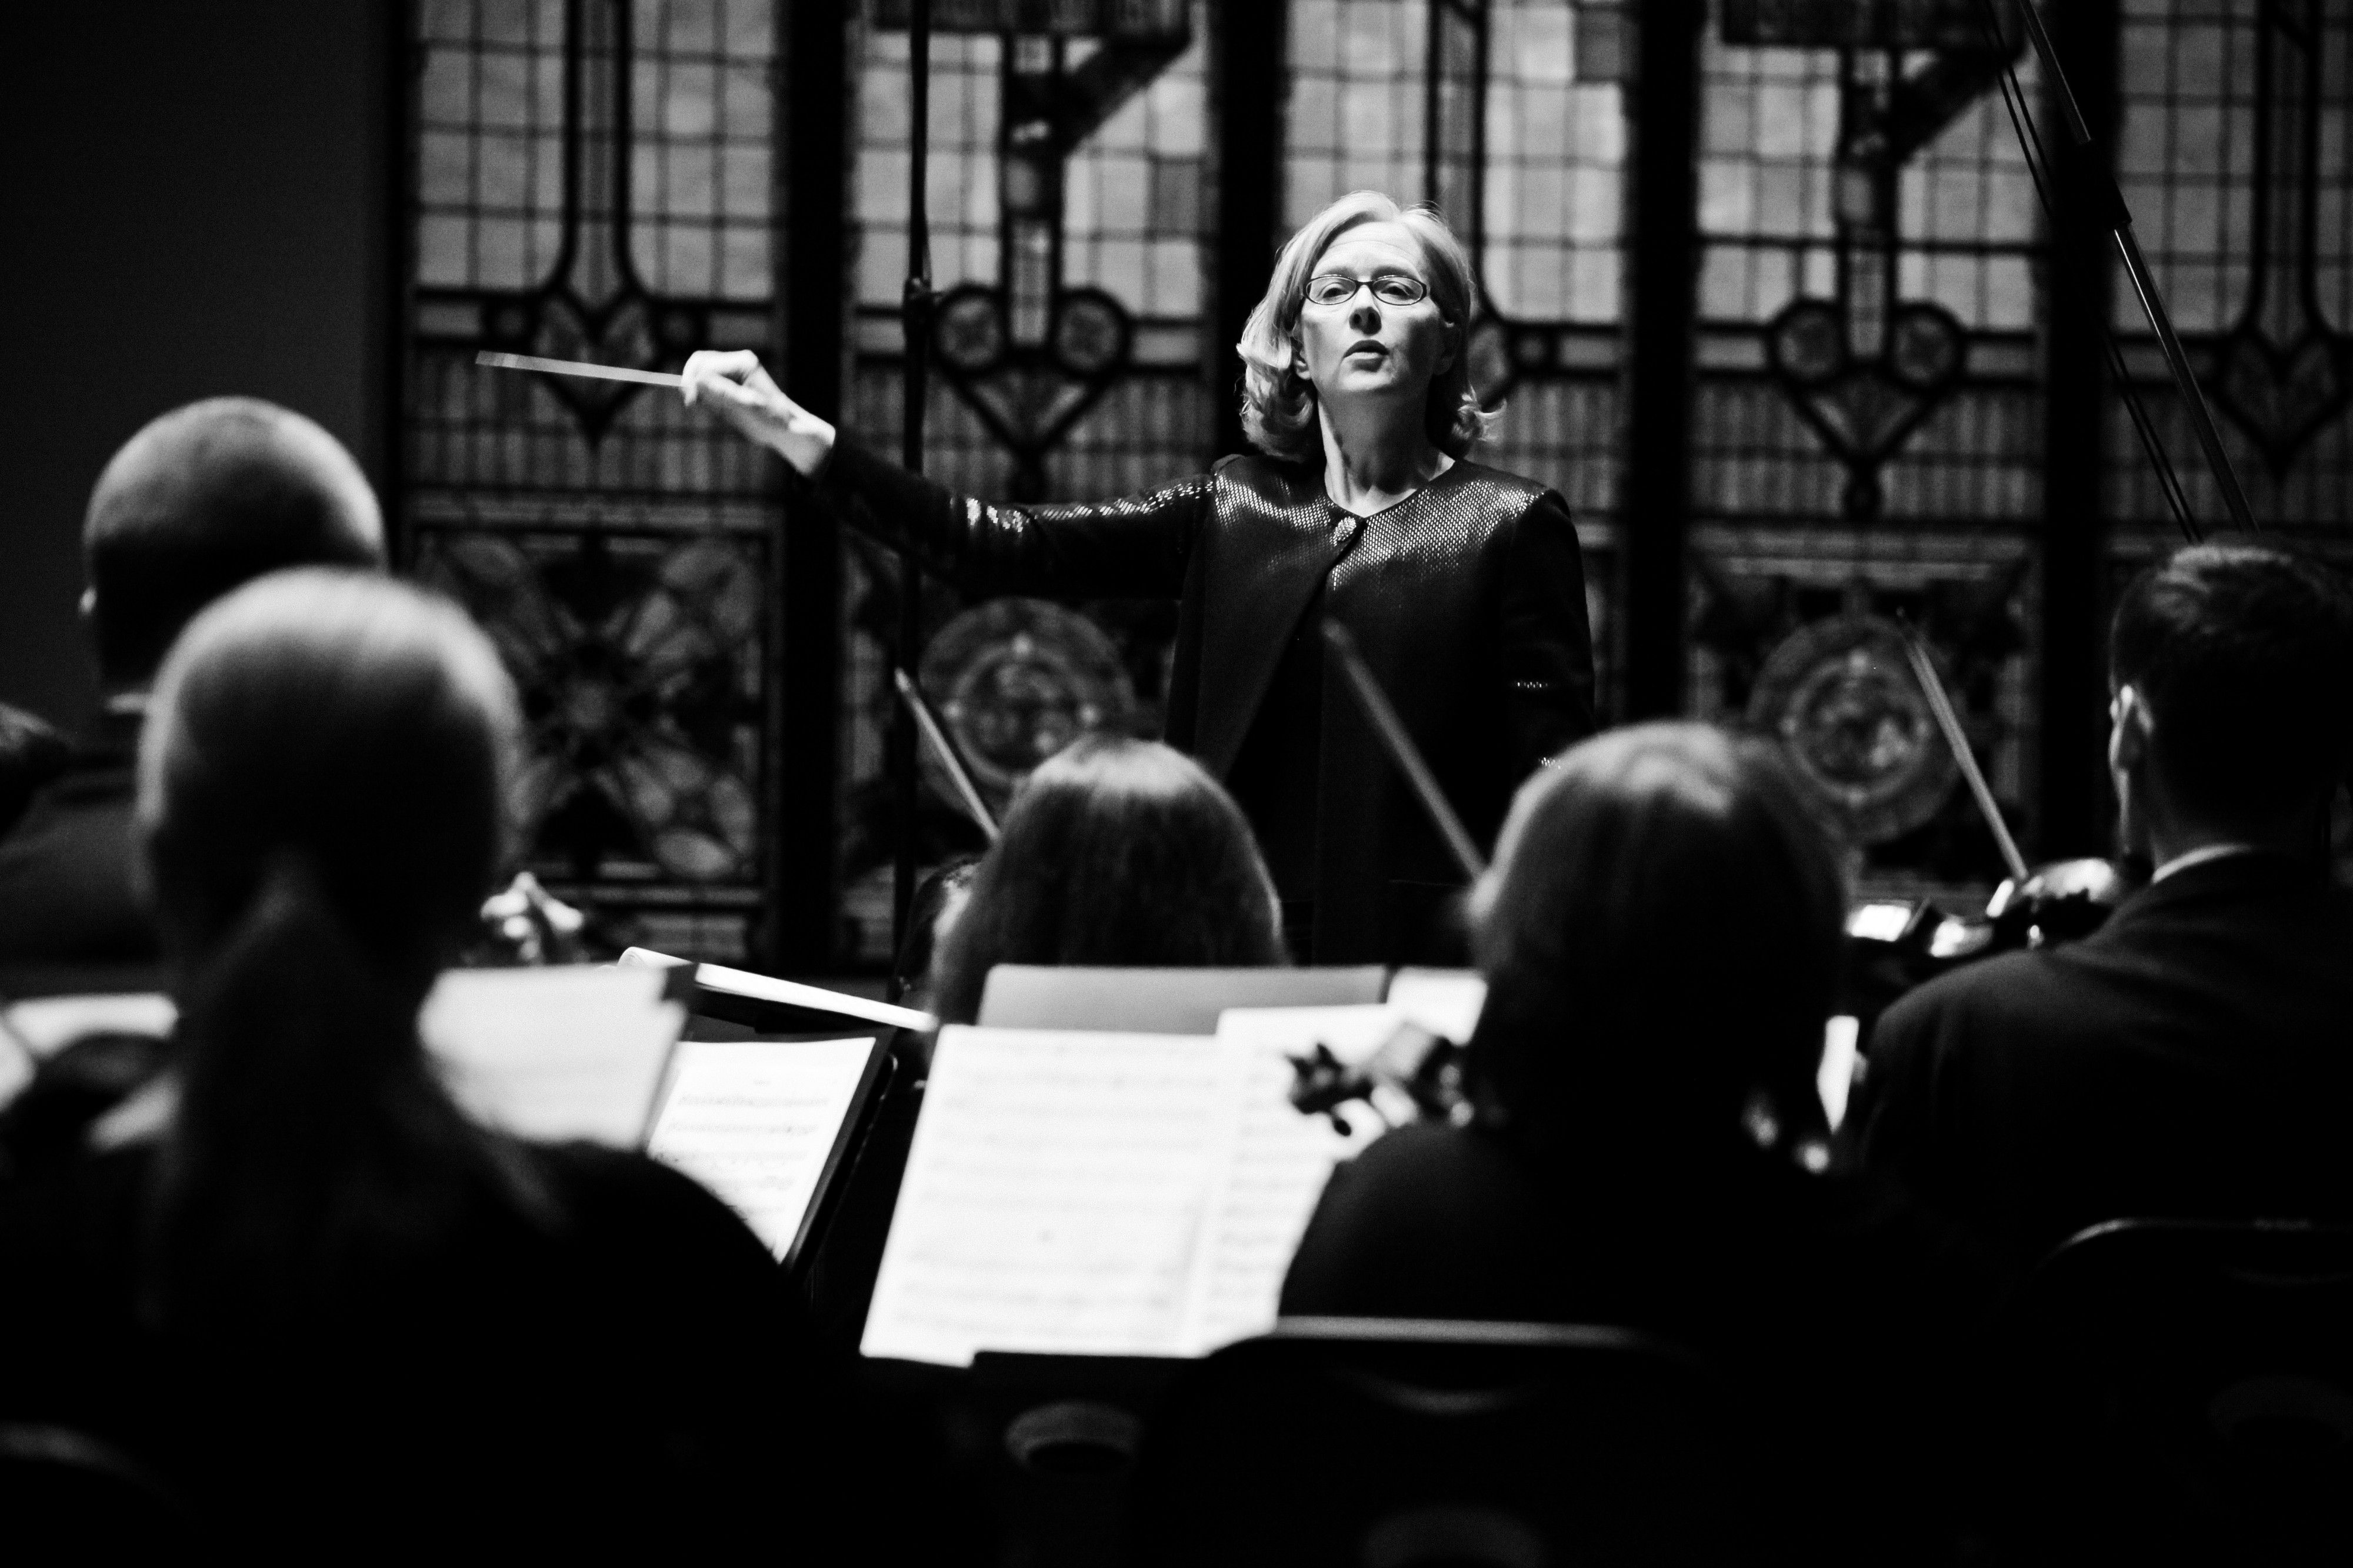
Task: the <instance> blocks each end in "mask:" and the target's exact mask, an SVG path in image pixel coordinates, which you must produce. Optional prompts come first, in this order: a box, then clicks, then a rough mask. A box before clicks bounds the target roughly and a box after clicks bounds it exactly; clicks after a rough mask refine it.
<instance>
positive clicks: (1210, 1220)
mask: <svg viewBox="0 0 2353 1568" xmlns="http://www.w3.org/2000/svg"><path fill="white" fill-rule="evenodd" d="M1405 1023H1406V1018H1405V1016H1404V1015H1403V1014H1402V1013H1400V1012H1399V1011H1398V1009H1396V1008H1394V1007H1389V1006H1364V1007H1235V1008H1230V1009H1229V1010H1228V1011H1227V1012H1226V1013H1225V1014H1224V1015H1223V1016H1220V1017H1219V1020H1218V1039H1219V1043H1220V1044H1222V1045H1227V1046H1229V1047H1233V1048H1235V1049H1236V1050H1237V1051H1239V1052H1240V1055H1241V1058H1242V1059H1241V1061H1240V1064H1239V1069H1238V1079H1239V1081H1238V1086H1237V1092H1236V1099H1235V1104H1234V1107H1233V1114H1232V1116H1231V1119H1230V1120H1229V1124H1228V1135H1227V1139H1226V1143H1225V1147H1224V1149H1223V1150H1222V1151H1221V1152H1220V1153H1219V1157H1218V1160H1217V1162H1216V1165H1215V1174H1214V1176H1213V1178H1212V1183H1211V1186H1210V1191H1209V1199H1208V1212H1207V1215H1205V1217H1204V1219H1203V1222H1202V1236H1201V1242H1200V1247H1199V1250H1198V1255H1197V1257H1196V1258H1195V1260H1194V1266H1193V1279H1192V1284H1191V1289H1190V1291H1189V1294H1188V1298H1187V1302H1186V1310H1185V1328H1184V1331H1183V1340H1184V1343H1185V1349H1186V1353H1187V1354H1188V1355H1207V1354H1208V1352H1211V1351H1213V1350H1215V1349H1217V1348H1218V1347H1219V1345H1224V1344H1230V1343H1232V1342H1234V1341H1236V1340H1240V1339H1247V1338H1249V1337H1250V1335H1252V1334H1259V1333H1264V1332H1265V1331H1267V1330H1268V1329H1271V1328H1272V1327H1273V1326H1274V1320H1275V1317H1276V1309H1277V1305H1278V1303H1279V1302H1280V1300H1281V1298H1282V1277H1283V1274H1284V1273H1285V1272H1286V1271H1287V1270H1288V1269H1289V1268H1290V1267H1291V1258H1292V1255H1293V1253H1295V1252H1297V1251H1298V1250H1299V1238H1300V1236H1301V1235H1302V1233H1303V1232H1304V1231H1305V1230H1306V1228H1307V1221H1308V1219H1309V1217H1310V1216H1311V1215H1314V1212H1315V1204H1316V1200H1317V1199H1319V1198H1321V1197H1322V1196H1323V1195H1324V1183H1325V1182H1326V1181H1327V1180H1329V1179H1330V1177H1331V1174H1332V1167H1333V1166H1334V1165H1336V1164H1337V1163H1340V1162H1341V1161H1342V1160H1345V1159H1346V1158H1347V1157H1348V1156H1349V1155H1351V1154H1353V1153H1355V1152H1356V1151H1357V1150H1358V1149H1361V1148H1363V1147H1364V1146H1365V1145H1366V1143H1369V1142H1372V1141H1373V1139H1374V1138H1376V1137H1377V1136H1378V1135H1379V1133H1380V1131H1381V1124H1380V1122H1379V1121H1377V1119H1376V1118H1374V1117H1373V1116H1371V1115H1369V1114H1367V1113H1366V1112H1365V1110H1364V1109H1363V1108H1362V1107H1358V1108H1356V1110H1355V1111H1354V1113H1353V1119H1352V1124H1351V1127H1350V1130H1349V1131H1347V1132H1345V1133H1343V1132H1342V1131H1340V1130H1339V1129H1338V1128H1336V1127H1335V1126H1334V1125H1333V1122H1332V1119H1331V1118H1330V1117H1328V1116H1307V1115H1303V1114H1302V1113H1301V1112H1300V1111H1298V1110H1295V1109H1293V1106H1292V1103H1291V1087H1292V1084H1293V1081H1294V1079H1295V1078H1296V1076H1297V1075H1296V1074H1295V1072H1294V1071H1293V1068H1292V1065H1291V1058H1293V1057H1305V1056H1309V1055H1312V1054H1313V1053H1314V1048H1315V1047H1316V1046H1317V1045H1319V1044H1321V1045H1323V1046H1325V1047H1328V1048H1329V1049H1330V1050H1331V1052H1332V1054H1333V1055H1334V1056H1335V1057H1336V1058H1339V1059H1340V1060H1341V1061H1343V1062H1346V1063H1349V1064H1351V1065H1354V1064H1356V1063H1360V1062H1364V1061H1366V1060H1368V1059H1370V1058H1371V1057H1372V1056H1373V1055H1374V1054H1375V1053H1376V1052H1377V1051H1378V1050H1379V1049H1380V1048H1381V1047H1382V1046H1383V1045H1385V1044H1387V1043H1388V1040H1389V1038H1390V1037H1391V1036H1393V1035H1395V1034H1396V1033H1397V1032H1398V1029H1399V1028H1400V1027H1402V1026H1404V1024H1405Z"/></svg>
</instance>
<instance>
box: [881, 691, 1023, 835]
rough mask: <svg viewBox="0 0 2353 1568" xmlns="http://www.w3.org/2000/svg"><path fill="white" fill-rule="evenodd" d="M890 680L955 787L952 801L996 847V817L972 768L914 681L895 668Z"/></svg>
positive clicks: (936, 711) (937, 713)
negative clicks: (973, 779)
mask: <svg viewBox="0 0 2353 1568" xmlns="http://www.w3.org/2000/svg"><path fill="white" fill-rule="evenodd" d="M891 679H892V682H893V683H894V684H895V685H897V687H898V688H899V700H900V701H902V702H903V703H905V704H906V705H907V707H908V710H910V711H911V712H913V714H914V716H915V727H916V728H917V729H919V730H921V731H923V742H924V744H926V745H928V746H930V747H931V749H932V755H933V756H934V757H935V758H937V759H938V760H939V763H940V766H942V767H943V768H945V769H946V770H947V775H948V781H949V782H950V783H951V784H955V792H956V798H957V799H958V800H959V801H961V802H962V803H963V805H964V809H965V816H969V817H971V818H972V819H973V821H975V822H976V823H978V824H979V825H980V830H981V831H982V832H983V833H986V834H987V835H988V841H989V842H990V843H991V844H994V843H996V842H997V816H996V814H995V813H993V812H991V811H990V810H989V809H988V802H987V800H985V799H983V798H982V796H981V793H980V786H979V785H977V784H974V783H973V782H972V768H971V766H970V764H968V763H965V760H964V752H963V751H962V750H961V749H960V748H959V747H958V746H957V745H956V743H955V736H954V735H952V734H950V733H949V732H948V727H947V724H946V722H945V721H943V720H942V719H941V717H940V715H939V711H938V710H936V709H934V707H933V706H932V700H931V699H930V698H928V697H926V696H924V695H923V688H922V687H921V686H920V685H918V684H916V681H915V678H914V677H913V676H912V675H909V674H908V673H907V672H906V670H905V669H904V668H901V667H900V666H898V665H895V664H894V665H892V667H891Z"/></svg>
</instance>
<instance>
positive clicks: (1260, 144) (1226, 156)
mask: <svg viewBox="0 0 2353 1568" xmlns="http://www.w3.org/2000/svg"><path fill="white" fill-rule="evenodd" d="M1289 9H1290V7H1289V6H1288V5H1286V4H1284V3H1282V0H1248V3H1246V4H1242V5H1218V6H1213V7H1211V8H1210V18H1209V26H1210V27H1211V28H1212V29H1213V31H1212V33H1211V35H1210V47H1211V49H1212V51H1213V52H1212V61H1213V64H1212V69H1213V70H1214V72H1215V79H1214V82H1213V91H1214V94H1215V97H1214V98H1213V100H1212V101H1213V102H1214V104H1215V105H1216V110H1215V112H1216V114H1217V127H1216V135H1217V152H1218V237H1217V257H1218V258H1217V282H1216V299H1215V300H1214V302H1213V304H1212V307H1211V310H1212V313H1211V315H1210V318H1209V342H1208V343H1207V344H1205V345H1204V347H1203V353H1202V356H1201V357H1202V359H1203V361H1204V362H1205V363H1206V364H1207V365H1208V376H1209V382H1210V389H1211V391H1212V393H1213V394H1214V395H1215V399H1216V405H1217V410H1218V430H1217V436H1218V450H1219V451H1220V452H1239V451H1241V450H1243V441H1242V421H1241V395H1240V380H1241V374H1242V362H1241V356H1240V355H1239V354H1237V353H1234V344H1235V342H1237V341H1239V340H1240V337H1241V335H1242V323H1243V322H1244V321H1248V320H1249V319H1250V307H1251V306H1253V305H1255V304H1257V303H1258V301H1259V296H1260V295H1261V294H1263V293H1265V292H1266V280H1267V279H1268V277H1269V276H1270V275H1271V273H1272V272H1273V270H1274V249H1275V245H1276V242H1277V241H1278V240H1279V239H1280V238H1281V234H1280V232H1279V230H1280V226H1281V224H1282V207H1281V203H1282V106H1283V100H1284V98H1285V97H1286V96H1287V95H1288V93H1289V91H1290V84H1291V77H1290V72H1289V68H1288V64H1287V60H1286V47H1285V36H1284V32H1283V22H1284V17H1285V16H1286V14H1287V13H1288V11H1289Z"/></svg>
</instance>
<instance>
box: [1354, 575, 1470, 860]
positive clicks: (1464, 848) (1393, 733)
mask: <svg viewBox="0 0 2353 1568" xmlns="http://www.w3.org/2000/svg"><path fill="white" fill-rule="evenodd" d="M1324 643H1325V645H1326V646H1327V647H1330V648H1331V650H1332V652H1333V654H1334V655H1335V657H1336V658H1338V659H1339V661H1340V671H1341V673H1342V674H1343V675H1344V676H1345V677H1346V678H1347V682H1348V690H1349V693H1350V694H1351V695H1352V696H1354V697H1355V698H1356V706H1357V707H1358V708H1359V709H1361V710H1363V712H1364V715H1365V720H1366V722H1367V723H1369V724H1371V725H1372V727H1373V733H1374V734H1375V735H1376V736H1377V737H1379V740H1380V742H1381V749H1382V750H1383V751H1385V752H1388V754H1389V761H1390V762H1392V763H1396V764H1397V770H1398V772H1399V773H1403V774H1404V775H1405V782H1406V783H1407V784H1409V785H1410V786H1411V787H1412V789H1413V795H1414V798H1415V799H1416V800H1418V801H1419V802H1420V803H1421V809H1422V812H1423V814H1424V815H1426V816H1428V817H1429V818H1430V826H1433V827H1435V828H1437V829H1438V837H1440V839H1442V840H1444V841H1445V844H1446V852H1447V853H1448V854H1449V855H1451V856H1452V857H1453V858H1454V863H1455V865H1457V866H1459V867H1461V869H1462V876H1463V879H1464V880H1466V881H1472V882H1475V881H1477V880H1478V879H1480V878H1482V877H1483V876H1485V875H1486V874H1487V860H1486V858H1485V857H1484V856H1482V855H1481V854H1480V853H1479V845H1478V841H1477V840H1475V839H1473V838H1472V837H1471V834H1470V831H1469V830H1468V829H1467V828H1465V827H1464V826H1462V819H1461V817H1460V816H1456V815H1455V814H1454V807H1453V806H1452V805H1449V804H1448V802H1447V799H1446V792H1445V791H1443V790H1441V789H1440V788H1439V787H1438V775H1437V774H1435V773H1431V772H1430V764H1429V763H1427V762H1424V761H1423V760H1422V755H1421V748H1420V747H1419V746H1417V745H1415V744H1414V743H1413V737H1412V736H1411V735H1409V734H1408V733H1407V732H1406V728H1405V721H1404V720H1402V719H1400V718H1398V713H1397V710H1396V709H1395V708H1393V707H1391V706H1390V705H1389V699H1388V693H1387V692H1385V691H1383V690H1382V689H1381V683H1380V682H1379V681H1378V680H1377V679H1374V676H1373V670H1372V667H1371V666H1370V665H1368V664H1366V662H1365V656H1364V655H1363V654H1362V653H1361V652H1359V651H1358V650H1357V647H1356V638H1355V637H1350V636H1349V635H1348V628H1347V627H1345V626H1342V625H1341V624H1340V623H1339V622H1337V621H1335V620H1333V619H1331V618H1330V617H1328V616H1327V617H1325V619H1324Z"/></svg>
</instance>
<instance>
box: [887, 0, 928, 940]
mask: <svg viewBox="0 0 2353 1568" xmlns="http://www.w3.org/2000/svg"><path fill="white" fill-rule="evenodd" d="M907 89H908V94H907V110H908V113H907V122H908V123H907V137H908V156H907V288H906V292H905V295H904V297H903V298H902V300H901V302H900V312H899V319H900V327H901V330H902V332H903V333H904V338H905V362H904V363H905V378H904V383H903V391H904V394H905V401H904V403H903V404H902V405H901V414H900V426H899V433H900V446H899V458H900V461H901V462H902V463H903V464H904V465H905V467H906V468H907V471H908V472H909V473H913V474H920V473H922V472H923V404H924V397H925V395H926V393H927V392H928V390H929V388H928V380H929V377H928V372H929V371H930V369H931V363H930V353H931V343H932V236H931V225H930V222H929V220H928V218H927V216H926V211H925V204H924V193H923V182H924V179H925V177H926V171H925V167H924V165H925V162H926V159H925V154H926V153H928V152H929V150H930V142H931V129H932V125H931V121H932V3H931V0H911V4H910V5H909V6H908V19H907ZM898 644H899V646H898V649H897V658H896V660H895V661H894V662H895V663H896V664H897V665H898V667H899V668H901V669H904V670H912V669H913V668H915V666H916V664H917V662H918V660H919V659H920V658H921V657H922V655H923V571H922V568H920V567H919V566H917V565H916V563H915V555H914V552H913V551H911V550H902V551H900V552H899V637H898ZM886 761H887V763H888V764H889V769H890V774H891V786H892V802H893V805H895V806H896V808H897V809H896V812H895V814H894V815H895V816H897V817H898V825H899V834H898V839H899V847H898V859H897V862H896V864H895V865H894V866H893V867H892V884H891V951H892V952H899V951H900V950H901V949H902V947H903V946H904V945H905V943H906V940H907V915H908V911H909V910H911V909H912V908H913V905H914V901H915V849H916V847H915V819H916V804H917V798H918V792H919V790H920V788H921V783H920V779H919V777H918V774H917V773H916V768H915V717H914V714H913V710H911V709H910V707H909V706H908V705H907V704H906V703H903V702H902V703H900V704H897V705H896V708H895V710H894V711H893V712H892V718H891V736H890V745H889V752H888V756H887V758H886Z"/></svg>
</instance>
